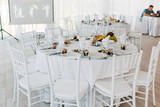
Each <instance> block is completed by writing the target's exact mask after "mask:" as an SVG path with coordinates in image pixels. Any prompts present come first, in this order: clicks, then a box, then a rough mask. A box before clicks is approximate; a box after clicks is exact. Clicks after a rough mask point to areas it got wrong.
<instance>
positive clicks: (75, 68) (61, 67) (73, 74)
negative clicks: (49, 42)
mask: <svg viewBox="0 0 160 107" xmlns="http://www.w3.org/2000/svg"><path fill="white" fill-rule="evenodd" d="M46 59H47V65H48V75H49V80H50V87H51V94H52V96H53V95H54V91H53V90H54V89H53V83H52V81H53V77H54V79H60V78H62V79H74V80H76V81H75V82H76V86H77V87H76V90H75V91H76V93H77V96H76V97H77V101H78V100H79V97H80V96H79V88H80V55H79V54H77V55H74V56H70V57H63V56H48V55H47V54H46ZM56 72H57V73H56Z"/></svg>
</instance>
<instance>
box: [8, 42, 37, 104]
mask: <svg viewBox="0 0 160 107" xmlns="http://www.w3.org/2000/svg"><path fill="white" fill-rule="evenodd" d="M9 47H11V48H16V49H22V46H21V44H20V43H19V42H18V41H16V40H15V39H10V40H9ZM12 65H14V64H13V62H12ZM27 67H28V70H29V74H32V73H35V72H38V70H36V68H35V62H28V63H27ZM13 75H14V92H13V102H15V101H16V92H17V81H16V74H15V68H14V66H13Z"/></svg>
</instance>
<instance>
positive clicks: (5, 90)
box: [0, 36, 160, 107]
mask: <svg viewBox="0 0 160 107" xmlns="http://www.w3.org/2000/svg"><path fill="white" fill-rule="evenodd" d="M142 41H143V42H142V43H143V51H144V54H143V59H142V64H141V69H142V70H147V69H148V64H149V58H150V53H151V47H152V46H154V45H157V43H158V41H160V37H158V38H153V37H149V36H143V38H142ZM158 71H160V63H159V66H158ZM159 74H160V73H158V75H159ZM158 75H157V76H158ZM159 90H160V79H159V78H157V79H156V98H157V99H156V102H157V105H156V107H160V94H159V93H160V91H159ZM21 96H22V97H21V101H20V106H19V107H27V99H26V97H25V96H24V95H23V94H21ZM12 97H13V72H12V64H11V59H10V54H9V49H8V45H7V43H6V41H1V40H0V107H15V105H16V104H15V103H13V102H12ZM33 107H40V104H38V105H35V106H33ZM42 107H49V104H44V103H42ZM120 107H129V106H128V105H126V104H123V105H121V106H120ZM137 107H144V102H143V101H141V100H137ZM149 107H154V106H153V105H152V95H151V93H150V97H149Z"/></svg>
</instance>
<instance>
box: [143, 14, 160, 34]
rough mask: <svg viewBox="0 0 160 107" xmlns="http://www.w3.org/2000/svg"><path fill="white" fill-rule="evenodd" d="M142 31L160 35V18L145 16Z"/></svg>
mask: <svg viewBox="0 0 160 107" xmlns="http://www.w3.org/2000/svg"><path fill="white" fill-rule="evenodd" d="M142 33H143V34H149V35H151V36H160V18H159V17H149V16H144V17H143V25H142Z"/></svg>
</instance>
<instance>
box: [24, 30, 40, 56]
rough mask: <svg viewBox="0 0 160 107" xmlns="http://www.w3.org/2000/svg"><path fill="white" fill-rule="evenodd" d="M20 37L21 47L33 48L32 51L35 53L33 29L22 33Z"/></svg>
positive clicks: (35, 44) (35, 43) (35, 45)
mask: <svg viewBox="0 0 160 107" xmlns="http://www.w3.org/2000/svg"><path fill="white" fill-rule="evenodd" d="M21 37H22V45H23V49H24V50H27V49H29V50H33V52H34V53H35V51H36V47H37V41H36V33H35V32H34V31H32V32H26V33H22V34H21Z"/></svg>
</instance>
